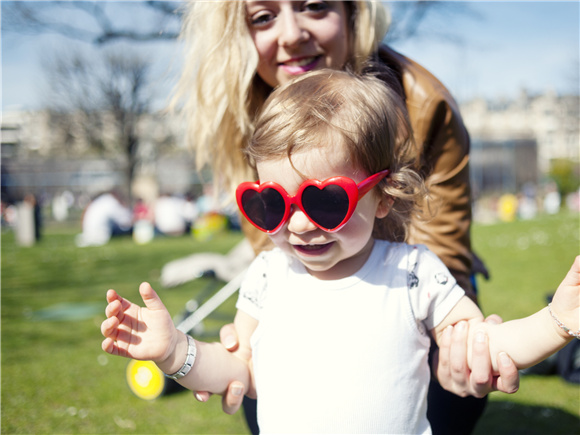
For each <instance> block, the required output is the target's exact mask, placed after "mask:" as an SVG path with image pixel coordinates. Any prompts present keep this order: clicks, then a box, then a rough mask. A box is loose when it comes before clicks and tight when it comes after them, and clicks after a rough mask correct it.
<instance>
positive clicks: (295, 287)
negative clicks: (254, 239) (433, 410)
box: [237, 241, 464, 434]
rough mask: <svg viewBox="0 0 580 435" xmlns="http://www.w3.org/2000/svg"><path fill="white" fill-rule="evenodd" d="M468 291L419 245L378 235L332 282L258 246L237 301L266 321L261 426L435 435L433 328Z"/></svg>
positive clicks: (259, 357)
mask: <svg viewBox="0 0 580 435" xmlns="http://www.w3.org/2000/svg"><path fill="white" fill-rule="evenodd" d="M463 295H464V292H463V290H462V289H461V288H460V287H459V286H457V284H456V282H455V279H454V278H453V277H452V275H451V274H450V272H449V271H448V269H447V268H446V267H445V265H444V264H443V263H442V262H441V261H440V260H439V259H438V258H437V257H436V256H435V254H433V253H431V252H430V251H428V250H427V248H426V247H424V246H422V245H418V246H411V245H406V244H395V243H389V242H386V241H375V244H374V247H373V251H372V253H371V256H370V257H369V259H368V260H367V262H366V263H365V265H364V266H363V267H362V268H361V269H360V270H359V271H358V272H357V273H356V274H355V275H353V276H350V277H347V278H344V279H340V280H334V281H322V280H318V279H316V278H314V277H312V276H311V275H310V274H308V272H307V271H306V269H305V268H304V266H303V265H302V264H301V263H300V262H298V261H297V260H295V259H292V258H289V257H288V256H286V255H285V254H284V253H282V251H280V250H279V249H274V250H272V251H269V252H264V253H262V254H260V255H259V256H258V257H257V258H256V259H255V260H254V262H253V263H252V264H251V266H250V269H249V270H248V274H247V276H246V278H245V280H244V282H243V284H242V286H241V289H240V296H239V299H238V303H237V307H238V309H240V310H242V311H244V312H246V313H247V314H249V315H250V316H252V317H254V318H255V319H257V320H258V321H259V325H258V327H257V329H256V331H255V332H254V334H253V335H252V338H251V345H252V359H253V364H254V372H255V377H256V388H257V394H258V425H259V426H260V431H261V433H335V434H338V433H413V434H417V433H430V432H431V429H430V427H429V422H428V421H427V416H426V413H427V400H426V398H427V389H428V385H429V379H430V371H429V367H428V362H427V357H428V353H429V345H430V340H429V335H428V331H429V330H430V329H432V328H434V327H435V326H437V325H438V324H439V323H440V322H441V321H442V320H443V319H444V318H445V316H446V315H447V314H448V313H449V311H451V309H452V308H453V307H454V306H455V305H456V304H457V302H458V301H459V299H461V297H462V296H463Z"/></svg>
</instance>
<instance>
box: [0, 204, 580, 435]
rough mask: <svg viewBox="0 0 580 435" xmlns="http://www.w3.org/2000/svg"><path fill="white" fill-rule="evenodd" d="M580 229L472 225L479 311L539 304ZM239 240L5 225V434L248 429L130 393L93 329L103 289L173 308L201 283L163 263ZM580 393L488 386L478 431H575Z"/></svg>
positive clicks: (545, 381)
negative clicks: (87, 239) (169, 284)
mask: <svg viewBox="0 0 580 435" xmlns="http://www.w3.org/2000/svg"><path fill="white" fill-rule="evenodd" d="M578 228H579V226H578V216H577V215H574V216H572V215H566V214H562V215H558V216H552V217H543V218H541V219H537V220H534V221H528V222H515V223H512V224H497V225H490V226H476V227H475V228H474V246H475V248H476V250H477V251H478V253H479V254H480V255H481V257H482V258H483V259H484V260H485V261H486V263H487V265H488V266H489V268H490V270H491V273H492V280H491V281H489V282H481V283H480V287H481V288H480V291H481V302H482V305H483V309H484V311H485V312H486V313H492V312H495V313H498V314H500V315H502V316H503V317H504V319H510V318H514V317H518V316H523V315H527V314H529V313H531V312H532V311H535V310H537V309H539V308H541V307H542V306H543V305H545V295H546V294H547V293H550V292H552V291H553V289H555V287H556V286H557V284H558V282H559V281H560V279H561V278H562V277H563V276H564V274H565V272H566V271H567V270H568V268H569V267H570V264H571V262H572V258H573V257H574V255H576V254H578V252H579V236H578ZM240 238H241V235H240V234H238V233H231V234H224V235H220V236H216V237H215V238H214V239H212V240H210V241H207V242H196V241H194V240H193V239H191V238H188V237H183V238H167V239H155V240H154V241H153V243H151V244H149V245H143V246H138V245H135V244H134V243H133V241H132V240H131V239H130V238H124V239H118V240H113V241H111V242H110V243H109V244H108V245H106V246H104V247H100V248H84V249H78V248H76V247H75V246H74V231H73V230H71V229H66V228H65V229H63V228H57V229H54V228H53V229H49V230H47V232H46V234H45V236H44V238H43V240H42V241H41V242H40V243H39V244H37V245H36V246H34V247H31V248H22V247H19V246H17V245H16V244H15V243H14V237H13V235H12V233H11V232H4V233H3V234H2V258H1V261H2V263H1V266H2V283H1V284H2V307H1V314H2V331H1V332H2V355H1V356H2V392H1V398H2V427H1V430H2V433H5V434H15V433H26V434H28V433H39V434H40V433H46V434H57V433H58V434H62V433H75V434H76V433H98V434H113V433H115V434H117V433H119V434H124V433H130V434H137V433H138V434H141V433H163V434H165V433H168V434H169V433H171V434H180V433H220V434H222V433H248V431H247V428H246V426H245V422H244V419H243V416H242V414H241V413H238V414H236V415H234V416H228V415H225V414H223V413H222V411H221V403H220V400H219V398H215V397H214V398H212V400H210V403H208V404H200V403H198V402H197V401H195V399H194V398H193V397H192V395H191V393H189V392H186V391H183V392H180V393H177V394H172V395H168V396H164V397H161V398H160V399H157V400H155V401H153V402H147V401H144V400H141V399H138V398H137V397H135V396H134V395H133V394H132V393H131V392H130V391H129V389H128V387H127V386H126V384H125V377H124V376H125V375H124V371H125V367H126V363H127V360H125V359H122V358H117V357H111V356H108V355H106V354H105V353H104V352H102V351H101V348H100V343H101V335H100V329H99V325H100V323H101V321H102V320H103V319H104V314H103V312H104V307H105V292H106V290H107V289H108V288H110V287H114V288H115V289H117V290H118V291H119V292H121V293H122V294H123V295H125V296H127V297H128V298H130V299H133V300H139V299H138V292H137V288H138V285H139V283H140V282H141V281H144V280H148V281H150V282H151V284H152V285H153V287H154V288H156V289H157V290H158V291H159V293H160V294H161V296H162V298H163V300H164V302H165V303H166V305H167V307H168V309H169V310H170V311H171V312H172V313H175V314H178V313H179V312H180V311H181V310H182V309H183V306H184V304H185V301H187V300H188V299H190V298H191V297H192V296H194V295H196V294H199V293H200V292H202V291H203V290H204V288H205V287H206V286H207V285H208V281H206V280H199V281H197V282H192V283H188V284H185V285H182V286H180V287H177V288H173V289H165V288H162V287H161V285H160V284H159V274H160V270H161V267H162V266H163V265H164V264H165V263H167V262H168V261H171V260H174V259H177V258H181V257H184V256H186V255H189V254H191V253H193V252H203V251H215V252H226V251H227V250H228V249H229V248H230V247H232V246H233V245H234V244H235V243H236V242H237V241H239V240H240ZM524 248H525V249H524ZM234 303H235V297H233V298H230V300H228V302H227V303H226V304H224V306H223V308H222V309H221V311H222V316H223V315H224V314H225V315H226V317H227V316H233V312H234ZM55 316H56V318H55ZM223 322H224V320H220V319H219V318H218V319H214V320H213V321H208V322H207V324H208V325H207V326H208V328H214V329H215V328H217V327H218V326H219V324H221V323H223ZM210 339H211V338H210ZM213 339H217V338H216V337H213ZM579 395H580V390H579V388H578V386H577V385H571V384H567V383H565V382H563V381H562V380H561V379H560V378H559V377H556V376H542V377H540V376H533V377H532V376H530V377H523V378H522V381H521V388H520V391H519V392H518V393H517V394H515V395H512V396H507V395H500V394H497V393H495V394H492V396H491V401H490V405H489V406H488V409H487V411H486V415H485V417H484V419H483V420H482V421H481V422H480V424H479V426H478V428H477V433H478V434H489V433H526V434H538V435H539V434H542V435H543V434H547V433H550V434H556V433H559V434H567V433H580V426H579V423H578V422H579V421H580V420H579V417H580V398H579Z"/></svg>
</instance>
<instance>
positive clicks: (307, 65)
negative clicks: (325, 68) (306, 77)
mask: <svg viewBox="0 0 580 435" xmlns="http://www.w3.org/2000/svg"><path fill="white" fill-rule="evenodd" d="M319 59H320V56H312V57H304V58H302V59H298V60H291V61H288V62H284V63H280V64H279V66H280V68H282V69H283V70H284V71H285V72H286V73H288V74H291V75H298V74H304V73H305V72H308V71H311V70H313V69H314V68H316V65H317V64H318V60H319Z"/></svg>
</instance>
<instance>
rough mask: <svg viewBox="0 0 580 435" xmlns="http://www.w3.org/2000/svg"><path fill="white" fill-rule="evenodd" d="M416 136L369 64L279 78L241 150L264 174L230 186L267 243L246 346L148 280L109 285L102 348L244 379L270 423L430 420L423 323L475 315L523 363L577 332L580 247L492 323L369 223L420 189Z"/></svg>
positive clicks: (335, 429) (250, 285)
mask: <svg viewBox="0 0 580 435" xmlns="http://www.w3.org/2000/svg"><path fill="white" fill-rule="evenodd" d="M411 137H412V135H411V134H410V128H409V124H408V120H407V116H406V111H405V108H404V104H403V102H402V100H401V98H400V97H399V95H398V94H397V93H396V92H395V91H393V89H391V88H389V87H388V86H387V85H386V84H385V81H384V80H380V79H378V78H377V77H376V76H375V75H372V74H366V75H355V74H353V73H349V72H342V71H328V70H320V71H315V72H312V73H309V74H306V75H303V76H301V77H300V78H298V79H296V80H294V81H292V82H290V83H288V84H286V85H283V86H281V87H280V88H278V89H277V90H275V91H274V92H273V93H272V95H271V96H270V97H269V98H268V100H267V101H266V103H265V105H264V108H263V110H262V112H261V114H260V115H259V117H258V120H257V124H256V129H255V132H254V134H253V137H252V140H251V142H250V143H249V144H248V146H247V148H246V149H245V153H246V156H247V158H248V160H249V162H250V163H251V164H252V165H255V168H256V170H257V173H258V175H259V180H260V181H259V182H245V183H242V184H240V185H239V187H238V189H237V191H236V199H237V202H238V206H239V207H240V210H241V212H242V214H243V215H244V216H245V218H247V219H248V220H249V221H250V222H251V223H252V224H253V225H254V226H256V227H257V228H259V229H260V230H262V231H264V232H266V233H268V234H269V236H270V237H271V239H272V241H273V242H274V243H275V245H276V248H274V249H273V250H271V251H268V252H264V253H261V254H260V255H259V256H258V257H257V258H256V259H255V260H254V262H253V263H252V264H251V266H250V268H249V270H248V272H247V275H246V277H245V279H244V282H243V284H242V286H241V289H240V295H239V299H238V303H237V308H238V311H237V314H236V317H235V320H234V323H235V326H236V330H237V332H238V336H239V343H240V345H239V349H238V350H237V351H236V352H234V353H230V352H228V351H227V350H226V349H225V348H224V346H222V345H221V344H220V343H204V342H200V341H196V340H194V339H193V338H192V337H191V336H188V335H186V334H183V333H182V332H179V331H178V330H177V329H176V328H175V326H174V324H173V322H172V320H171V316H170V314H169V312H168V311H167V309H166V308H165V307H164V305H163V303H162V301H161V300H160V298H159V297H158V296H157V294H156V293H155V291H154V290H153V289H152V288H151V286H150V285H149V284H147V283H143V284H141V286H140V288H139V291H140V294H141V296H142V299H143V301H144V303H145V308H143V307H140V306H138V305H136V304H134V303H132V302H130V301H128V300H126V299H124V298H122V297H121V296H119V295H118V294H117V293H116V292H115V291H114V290H109V291H108V292H107V301H108V303H109V304H108V306H107V308H106V315H107V319H106V320H105V321H104V322H103V323H102V325H101V332H102V334H103V335H104V337H105V339H104V341H103V343H102V348H103V350H104V351H106V352H108V353H110V354H113V355H120V356H124V357H129V358H135V359H142V360H152V361H154V362H155V363H156V364H157V365H158V367H159V368H160V369H161V370H162V371H163V372H165V373H166V374H169V376H170V377H172V378H174V379H176V380H178V382H179V383H180V384H182V385H183V386H185V387H186V388H189V389H191V390H194V391H196V390H197V391H208V392H211V393H218V394H223V393H224V392H225V391H226V389H227V387H228V385H229V384H230V382H232V381H233V380H241V381H242V383H243V385H244V392H245V393H247V394H250V395H257V397H258V425H259V427H260V431H261V432H263V433H283V432H285V433H305V432H309V433H360V432H370V433H430V432H431V429H430V426H429V422H428V420H427V417H426V403H427V402H426V396H427V388H428V384H429V379H430V370H429V365H428V354H429V346H430V336H432V337H433V338H434V339H435V341H436V342H438V343H440V342H441V341H442V340H445V339H448V337H446V334H449V333H450V329H451V328H452V327H453V326H454V327H460V328H469V334H470V335H471V336H472V337H474V340H475V342H477V343H486V344H487V345H488V346H489V353H490V357H491V361H492V363H493V364H494V370H496V371H497V359H498V358H497V356H498V354H500V353H507V354H509V356H510V357H511V358H512V359H513V361H514V362H515V364H516V365H517V366H518V367H519V368H523V367H528V366H530V365H533V364H535V363H537V362H539V361H541V360H542V359H544V358H546V357H547V356H549V355H550V354H552V353H554V352H556V351H557V350H559V349H560V348H562V347H563V346H564V345H566V344H567V343H568V342H569V341H570V340H571V339H572V338H573V336H576V337H578V332H573V331H577V330H578V329H579V323H580V322H579V318H580V314H579V313H580V309H579V305H580V303H579V300H580V257H577V258H576V260H575V261H574V264H573V266H572V268H571V270H570V272H569V273H568V274H567V276H566V277H565V278H564V280H563V281H562V283H561V284H560V286H559V288H558V290H557V292H556V294H555V295H554V298H553V301H552V303H551V306H549V307H546V308H544V309H542V310H540V311H539V312H537V313H535V314H533V315H531V316H530V317H527V318H524V319H518V320H513V321H509V322H505V323H502V324H498V325H493V324H488V323H485V322H484V321H483V320H484V318H483V315H482V313H481V311H480V310H479V308H478V307H477V305H476V304H475V303H474V302H473V301H472V300H471V299H469V298H468V297H466V296H465V294H464V291H463V290H462V289H461V288H460V287H459V286H458V285H457V283H456V281H455V279H454V278H453V276H452V275H451V273H450V272H449V270H448V269H447V268H446V267H445V265H444V264H443V263H442V262H441V261H440V260H439V259H438V258H437V257H436V256H435V255H434V254H433V253H431V252H430V251H429V250H428V249H427V248H426V247H424V246H422V245H408V244H405V243H400V242H395V241H387V240H376V239H375V238H374V237H373V228H374V226H375V221H376V220H378V219H388V220H389V225H388V227H389V228H393V233H394V234H396V233H398V229H399V228H401V227H404V224H405V223H406V222H407V221H408V218H409V216H410V213H412V212H413V211H414V210H416V208H415V206H416V205H417V204H418V203H419V202H420V201H425V200H426V195H427V191H426V189H425V186H424V183H423V182H422V180H421V178H420V177H419V176H418V175H417V173H416V172H415V171H414V170H413V162H412V161H409V160H408V159H407V158H406V156H407V155H408V153H407V152H406V150H409V149H410V147H412V145H413V144H412V141H411V139H410V138H411ZM395 150H397V152H395ZM425 218H428V217H425ZM393 237H394V236H393ZM470 342H471V340H470ZM305 392H307V393H305Z"/></svg>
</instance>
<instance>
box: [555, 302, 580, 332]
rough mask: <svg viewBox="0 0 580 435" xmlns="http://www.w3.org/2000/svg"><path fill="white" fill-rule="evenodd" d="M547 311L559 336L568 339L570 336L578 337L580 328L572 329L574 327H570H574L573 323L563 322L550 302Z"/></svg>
mask: <svg viewBox="0 0 580 435" xmlns="http://www.w3.org/2000/svg"><path fill="white" fill-rule="evenodd" d="M548 313H549V314H550V317H551V320H552V323H553V324H554V325H555V327H556V329H557V331H558V333H559V334H560V336H562V337H563V338H566V339H570V338H577V339H580V330H577V329H576V330H574V329H572V328H573V327H574V325H572V324H566V323H565V322H563V321H562V320H560V319H561V317H559V315H558V314H557V312H556V311H554V309H553V308H552V303H551V302H550V303H549V304H548ZM563 320H564V319H563Z"/></svg>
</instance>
